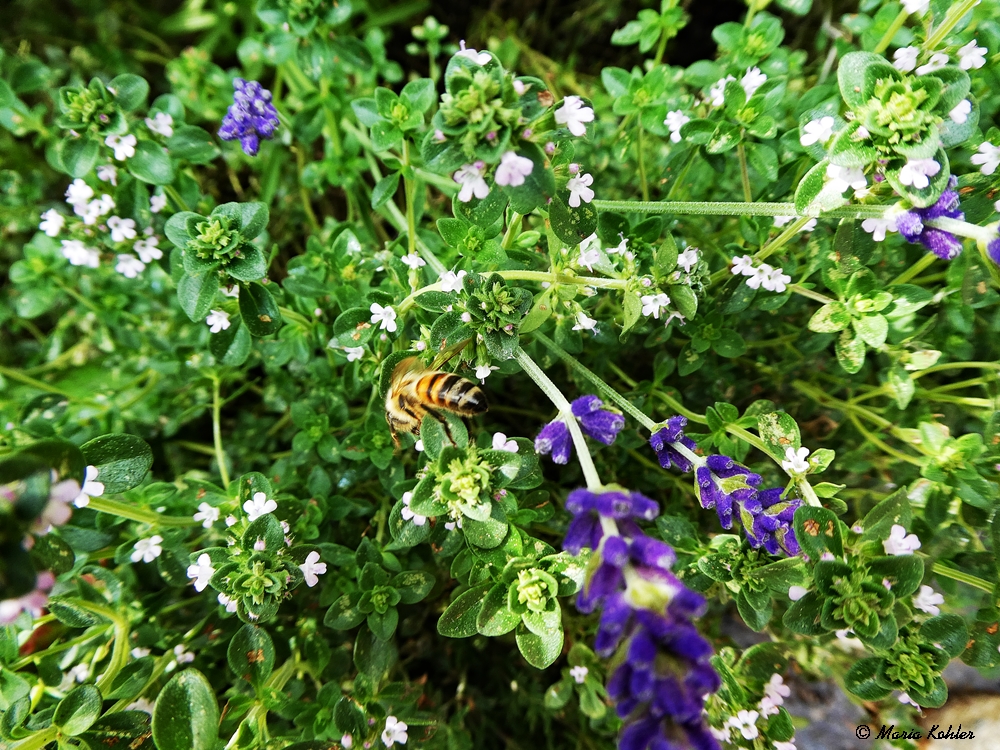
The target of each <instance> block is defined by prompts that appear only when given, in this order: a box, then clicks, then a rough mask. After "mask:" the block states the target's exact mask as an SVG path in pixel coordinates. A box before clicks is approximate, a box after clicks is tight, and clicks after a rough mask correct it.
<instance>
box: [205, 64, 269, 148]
mask: <svg viewBox="0 0 1000 750" xmlns="http://www.w3.org/2000/svg"><path fill="white" fill-rule="evenodd" d="M233 87H234V88H235V89H236V91H235V93H234V94H233V103H232V104H231V105H230V106H229V111H228V112H226V116H225V117H223V118H222V127H220V128H219V137H220V138H221V139H222V140H224V141H234V140H237V139H238V140H239V142H240V146H242V147H243V151H244V152H245V153H246V154H248V155H250V156H256V155H257V151H258V150H259V149H260V139H261V138H271V136H273V135H274V131H275V130H277V129H278V110H276V109H275V108H274V105H273V104H271V92H270V91H268V90H267V89H265V88H264V87H262V86H261V85H260V84H259V83H257V81H245V80H243V79H242V78H236V79H234V80H233Z"/></svg>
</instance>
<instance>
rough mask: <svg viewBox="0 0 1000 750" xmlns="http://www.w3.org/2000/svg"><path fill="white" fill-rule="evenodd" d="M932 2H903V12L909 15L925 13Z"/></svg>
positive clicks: (914, 0)
mask: <svg viewBox="0 0 1000 750" xmlns="http://www.w3.org/2000/svg"><path fill="white" fill-rule="evenodd" d="M930 4H931V0H903V10H905V11H906V12H907V13H925V12H926V11H927V8H929V7H930Z"/></svg>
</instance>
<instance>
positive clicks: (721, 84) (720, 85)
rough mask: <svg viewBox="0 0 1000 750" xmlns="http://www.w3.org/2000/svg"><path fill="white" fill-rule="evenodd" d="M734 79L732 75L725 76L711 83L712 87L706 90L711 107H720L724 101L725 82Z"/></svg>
mask: <svg viewBox="0 0 1000 750" xmlns="http://www.w3.org/2000/svg"><path fill="white" fill-rule="evenodd" d="M735 80H736V79H735V78H733V77H732V76H726V77H725V78H720V79H719V80H718V81H716V82H715V83H713V84H712V88H710V89H709V90H708V98H709V100H710V101H711V102H712V106H713V107H721V106H722V105H723V104H725V103H726V84H727V83H728V82H729V81H735Z"/></svg>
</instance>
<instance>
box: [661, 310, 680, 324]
mask: <svg viewBox="0 0 1000 750" xmlns="http://www.w3.org/2000/svg"><path fill="white" fill-rule="evenodd" d="M672 320H679V321H680V324H681V325H684V316H683V315H681V314H680V313H679V312H677V311H676V310H674V311H672V312H671V313H670V315H668V316H667V317H666V319H665V320H664V321H663V325H664V327H666V326H668V325H670V321H672Z"/></svg>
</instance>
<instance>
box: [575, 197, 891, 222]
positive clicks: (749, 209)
mask: <svg viewBox="0 0 1000 750" xmlns="http://www.w3.org/2000/svg"><path fill="white" fill-rule="evenodd" d="M590 205H591V206H593V207H594V208H595V209H597V210H598V211H618V212H624V213H640V214H676V215H690V216H798V212H797V211H796V210H795V204H794V203H745V202H732V201H731V202H714V201H713V202H711V203H709V202H705V201H602V200H594V201H591V202H590ZM889 208H891V206H874V205H854V206H841V207H840V208H834V209H831V210H829V211H825V212H824V213H823V214H822V217H823V218H828V219H881V218H882V216H883V215H884V214H885V212H886V211H887V210H888V209H889ZM808 218H814V217H808Z"/></svg>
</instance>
